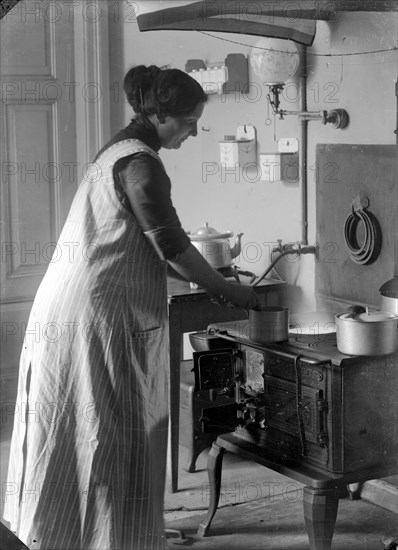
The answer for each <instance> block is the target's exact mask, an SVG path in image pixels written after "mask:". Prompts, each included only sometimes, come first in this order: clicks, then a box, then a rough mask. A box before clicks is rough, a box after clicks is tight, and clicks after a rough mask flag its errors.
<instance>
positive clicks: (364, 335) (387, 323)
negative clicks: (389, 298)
mask: <svg viewBox="0 0 398 550" xmlns="http://www.w3.org/2000/svg"><path fill="white" fill-rule="evenodd" d="M335 320H336V336H337V349H338V350H339V351H340V352H341V353H344V354H346V355H373V356H375V355H387V354H389V353H393V352H394V351H396V350H397V349H398V317H396V316H395V315H393V314H392V313H389V312H387V311H373V312H365V313H359V314H358V315H355V316H354V317H353V316H352V314H351V313H347V312H344V313H340V314H338V315H336V316H335Z"/></svg>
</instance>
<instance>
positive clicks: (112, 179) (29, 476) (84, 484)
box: [5, 65, 258, 550]
mask: <svg viewBox="0 0 398 550" xmlns="http://www.w3.org/2000/svg"><path fill="white" fill-rule="evenodd" d="M124 90H125V92H126V95H127V98H128V101H129V103H130V105H131V106H132V108H133V110H134V111H135V113H136V116H135V118H134V119H133V120H132V122H131V124H130V125H129V126H127V127H126V128H125V129H124V130H122V131H121V132H120V133H119V134H117V135H116V136H115V138H114V139H113V140H112V141H111V142H110V143H108V144H107V145H106V147H104V149H103V150H102V151H100V153H99V154H98V155H97V157H96V159H95V162H94V163H93V165H92V167H91V169H90V170H89V172H88V174H87V177H86V178H85V179H84V181H83V182H82V184H81V185H80V187H79V189H78V191H77V194H76V197H75V199H74V201H73V204H72V207H71V210H70V213H69V215H68V218H67V220H66V223H65V226H64V229H63V231H62V233H61V235H60V238H59V241H58V248H57V254H56V256H54V260H53V261H52V262H51V263H50V266H49V269H48V271H47V273H46V275H45V277H44V279H43V281H42V284H41V286H40V288H39V290H38V293H37V295H36V298H35V301H34V305H33V308H32V312H31V316H30V319H29V325H28V330H27V333H26V338H25V342H24V349H23V352H22V356H21V364H20V378H19V388H18V401H17V404H18V406H19V409H18V410H24V411H25V413H24V415H23V416H19V417H16V420H15V423H14V432H13V438H12V447H11V459H10V466H9V474H8V482H9V484H11V485H9V486H8V487H15V491H14V490H13V491H11V490H10V491H9V493H8V495H7V502H6V513H5V519H6V520H7V521H9V522H10V523H11V529H12V530H14V531H16V533H17V535H18V536H19V538H21V539H22V541H24V542H25V543H26V544H27V546H28V547H30V548H31V549H32V550H33V549H34V548H40V549H41V550H43V549H46V550H49V549H51V550H54V549H57V550H63V549H68V550H69V549H70V550H72V549H73V550H83V549H84V550H106V549H115V550H116V549H117V550H124V549H126V550H127V549H129V550H140V549H143V550H155V549H164V548H167V544H166V540H165V533H164V525H163V492H164V481H165V465H166V448H167V427H168V356H169V354H168V319H167V294H166V290H167V289H166V282H167V281H166V273H167V266H168V265H170V266H171V267H172V268H173V269H174V270H175V271H176V272H177V273H179V274H180V275H181V276H183V277H184V278H185V279H187V280H188V281H194V282H196V283H198V284H199V285H201V286H202V287H203V288H204V289H205V290H206V291H207V292H209V293H210V294H211V295H212V296H213V297H215V298H216V299H218V300H221V301H228V302H231V303H232V304H234V305H236V306H239V307H244V308H251V307H255V306H256V305H257V303H258V302H257V296H256V294H255V293H254V291H253V290H252V289H250V288H248V287H243V286H240V285H237V284H234V283H230V282H227V281H226V280H225V279H224V278H223V277H222V276H221V275H219V274H218V273H217V272H216V271H215V270H213V269H212V268H211V267H210V266H209V264H208V263H207V262H206V261H205V260H204V258H203V257H202V256H201V255H200V254H199V252H198V251H197V250H196V248H194V247H193V246H192V245H191V243H190V240H189V238H188V237H187V235H186V234H185V232H184V231H183V229H182V228H181V224H180V221H179V219H178V217H177V214H176V212H175V210H174V208H173V205H172V202H171V198H170V180H169V178H168V176H167V174H166V172H165V171H164V167H163V165H162V162H161V160H160V157H159V156H158V154H157V152H158V150H159V149H160V148H161V147H164V148H167V149H178V148H180V146H181V144H182V143H183V142H184V141H185V140H186V139H187V138H188V137H189V136H196V135H197V122H198V120H199V118H200V117H201V115H202V112H203V108H204V104H205V102H206V95H205V94H204V92H203V91H202V88H201V87H200V86H199V85H198V84H197V82H195V81H194V80H193V79H192V78H191V77H189V76H188V75H187V74H185V73H184V72H182V71H179V70H176V69H166V70H161V69H159V68H158V67H156V66H150V67H145V66H142V65H141V66H138V67H135V68H133V69H131V70H130V71H129V72H128V73H127V74H126V76H125V80H124ZM60 251H62V254H60ZM37 335H39V337H37ZM23 404H25V408H23Z"/></svg>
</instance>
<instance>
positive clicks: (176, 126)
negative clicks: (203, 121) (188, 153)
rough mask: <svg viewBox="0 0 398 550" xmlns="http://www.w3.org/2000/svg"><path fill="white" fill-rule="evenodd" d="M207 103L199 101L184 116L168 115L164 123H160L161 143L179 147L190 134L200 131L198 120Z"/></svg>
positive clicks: (170, 147) (168, 146)
mask: <svg viewBox="0 0 398 550" xmlns="http://www.w3.org/2000/svg"><path fill="white" fill-rule="evenodd" d="M204 106H205V104H204V103H199V104H198V105H197V106H196V108H195V109H194V110H193V111H191V112H190V113H188V114H186V115H183V116H177V117H172V116H166V117H165V121H164V122H163V123H159V127H158V135H159V139H160V144H161V146H162V147H164V148H165V149H179V148H180V147H181V144H182V143H183V142H184V141H185V140H186V139H188V137H189V136H196V135H197V133H198V124H197V123H198V120H199V119H200V117H201V116H202V113H203V109H204Z"/></svg>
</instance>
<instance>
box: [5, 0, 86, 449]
mask: <svg viewBox="0 0 398 550" xmlns="http://www.w3.org/2000/svg"><path fill="white" fill-rule="evenodd" d="M66 4H67V2H62V3H58V4H57V3H56V2H33V1H29V0H28V1H26V2H20V3H19V4H18V5H17V6H15V7H14V8H13V9H12V10H11V11H10V12H9V13H8V14H7V15H6V17H5V18H4V19H2V20H1V22H0V34H1V52H0V66H1V74H0V78H1V82H0V83H1V100H2V101H1V103H0V112H1V120H0V125H1V136H2V137H1V279H0V283H1V305H0V308H1V311H0V312H1V340H2V341H1V367H0V369H1V370H0V374H1V385H2V387H1V398H2V403H1V407H2V411H1V412H2V417H1V426H0V427H1V435H2V439H4V438H5V437H6V438H8V437H9V433H10V427H11V424H12V414H11V413H10V411H11V408H12V406H11V405H12V402H13V400H15V394H16V387H17V378H18V364H19V355H20V350H21V348H22V342H23V336H24V332H25V328H26V323H27V319H28V316H29V312H30V308H31V305H32V301H33V298H34V295H35V293H36V290H37V288H38V286H39V284H40V281H41V279H42V277H43V275H44V273H45V271H46V268H47V266H48V263H49V261H50V260H51V256H52V253H53V251H54V249H55V243H56V241H57V238H58V235H59V232H60V229H61V227H62V225H63V223H64V221H65V217H66V214H67V212H68V210H69V207H70V204H71V201H72V199H73V196H74V194H75V191H76V188H77V184H78V171H77V170H76V165H77V161H76V159H77V154H76V141H77V136H76V101H75V97H73V96H71V94H70V90H71V85H72V83H73V82H74V80H75V63H74V40H75V37H74V19H73V18H72V17H70V13H71V12H70V10H67V9H65V6H66ZM61 5H62V6H63V10H61V11H60V10H59V9H57V8H58V7H59V6H61ZM71 167H75V169H74V170H72V169H71ZM3 413H5V414H3Z"/></svg>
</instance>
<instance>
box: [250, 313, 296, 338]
mask: <svg viewBox="0 0 398 550" xmlns="http://www.w3.org/2000/svg"><path fill="white" fill-rule="evenodd" d="M288 334H289V309H288V308H287V307H283V306H263V307H262V308H261V309H259V310H255V309H251V310H250V311H249V338H250V340H252V341H253V342H259V343H261V344H270V343H272V342H284V341H285V340H287V339H288Z"/></svg>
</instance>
